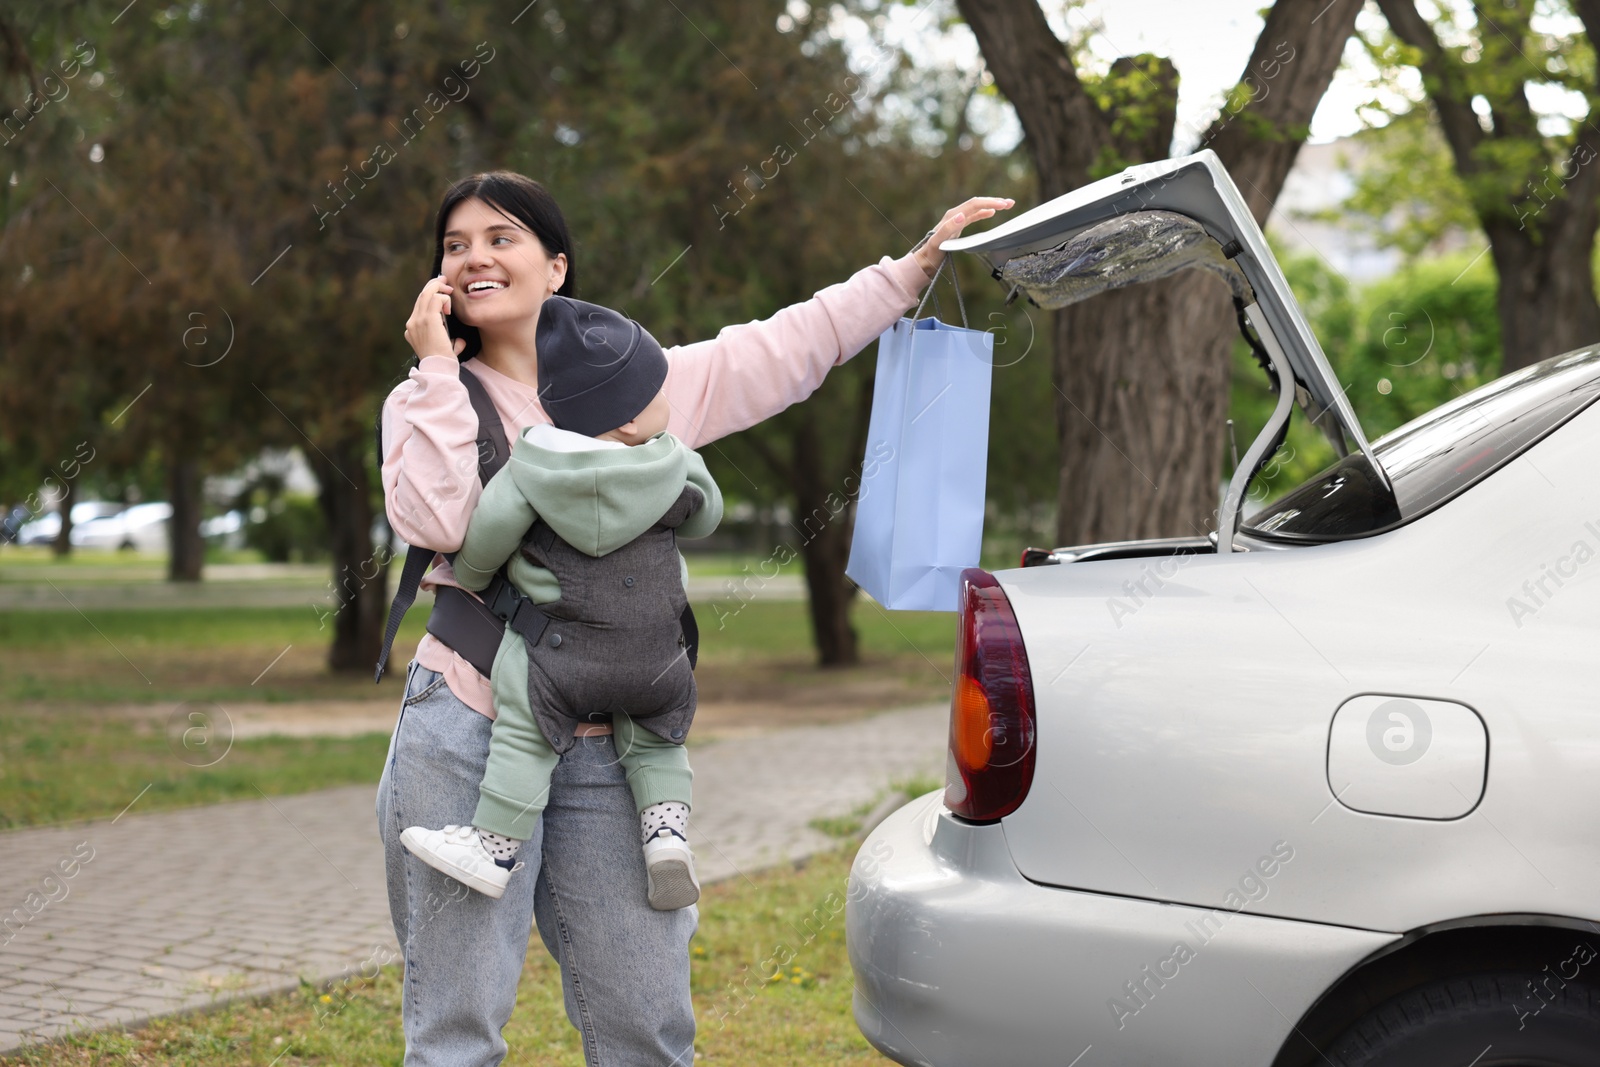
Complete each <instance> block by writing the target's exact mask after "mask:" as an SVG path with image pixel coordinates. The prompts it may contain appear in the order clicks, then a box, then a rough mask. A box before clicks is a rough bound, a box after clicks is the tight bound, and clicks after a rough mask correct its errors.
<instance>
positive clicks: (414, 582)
mask: <svg viewBox="0 0 1600 1067" xmlns="http://www.w3.org/2000/svg"><path fill="white" fill-rule="evenodd" d="M460 373H461V384H462V385H464V386H466V389H467V396H468V398H469V399H470V400H471V401H472V410H473V412H474V414H476V415H477V416H478V439H477V448H478V481H479V482H480V483H481V484H483V485H488V484H489V479H490V478H493V477H494V476H495V474H496V473H497V472H498V471H499V470H500V468H501V467H503V466H505V465H506V461H507V460H509V459H510V458H511V445H510V442H508V441H507V440H506V434H505V428H504V427H503V425H502V424H501V422H500V415H499V413H498V412H496V411H495V409H494V402H493V401H492V400H490V399H489V394H488V392H487V391H486V390H485V389H484V388H483V383H482V382H480V381H478V378H477V375H475V374H473V373H472V372H471V371H469V370H467V368H466V366H465V365H464V364H463V365H462V367H461V372H460ZM375 434H376V437H377V442H378V463H379V465H380V466H381V465H382V463H383V413H382V412H381V411H380V412H379V413H378V420H377V426H376V428H375ZM541 525H543V523H535V524H534V530H535V531H536V530H537V529H538V527H539V526H541ZM546 529H548V527H546ZM533 534H534V531H529V539H528V540H527V541H525V542H524V547H525V548H526V547H533V545H532V542H533ZM551 536H554V531H551ZM438 554H440V553H437V552H435V551H434V550H433V549H431V548H422V547H419V546H417V545H408V546H407V548H406V560H405V564H404V566H403V567H402V568H401V570H400V584H399V585H398V586H397V587H396V589H395V593H394V601H393V602H392V603H391V604H390V606H389V621H388V624H387V625H386V626H385V627H384V631H383V647H382V648H381V649H380V650H379V652H378V664H377V669H376V670H375V671H374V673H373V676H372V680H373V681H374V682H377V681H380V680H381V679H382V678H383V671H384V668H385V667H386V666H387V665H388V662H389V650H390V649H391V648H392V647H393V645H394V638H395V634H397V633H399V631H400V620H402V619H404V618H405V614H406V612H407V610H409V609H410V607H411V605H412V604H413V603H415V602H416V599H417V590H418V588H419V587H420V586H421V583H422V576H423V574H424V573H426V572H427V570H428V564H429V563H431V562H432V561H433V557H434V556H435V555H438ZM443 555H444V557H445V558H446V559H448V560H450V561H452V562H454V560H455V553H454V552H446V553H443ZM482 596H483V599H482V600H481V601H480V600H479V599H478V598H476V597H474V596H472V595H471V594H469V593H467V592H465V591H464V590H461V589H458V588H456V587H455V586H452V585H444V586H439V587H438V589H437V590H436V592H435V594H434V601H433V611H432V613H431V614H429V616H428V632H429V633H431V634H433V635H434V636H435V637H437V638H438V639H439V640H441V641H443V642H444V643H445V644H447V645H449V646H450V647H451V648H452V649H454V650H455V652H456V653H457V654H458V655H459V656H461V658H462V659H464V660H466V661H467V662H468V663H470V664H472V666H473V668H474V669H476V670H477V671H478V673H479V674H481V675H483V676H484V677H485V678H487V677H489V672H490V670H491V668H492V667H493V666H494V657H495V653H496V652H498V651H499V649H500V641H501V639H502V638H503V637H504V636H505V632H506V627H507V626H509V627H511V628H512V629H514V630H516V631H517V633H519V634H521V635H522V636H523V638H524V639H526V640H527V641H529V642H530V644H537V643H538V641H539V639H540V638H541V637H542V636H543V634H544V631H545V629H546V628H547V627H548V626H549V623H550V617H549V616H548V615H546V614H545V613H544V612H543V611H541V610H540V608H539V606H538V605H537V604H535V603H534V602H533V601H531V600H529V599H528V598H527V597H526V596H524V595H523V594H522V592H521V591H520V590H518V589H517V587H516V586H514V585H512V584H511V582H510V580H509V579H507V578H506V573H505V567H503V566H502V567H501V568H500V569H499V570H498V571H496V572H495V574H494V577H492V578H491V579H489V584H488V586H486V587H485V588H484V590H483V594H482ZM678 622H679V625H680V628H681V630H682V642H683V647H684V648H685V649H686V651H687V653H688V660H689V666H690V668H691V669H692V668H693V667H694V665H695V660H696V658H697V655H698V653H699V645H700V640H699V639H700V629H699V626H698V624H697V623H696V622H695V617H694V608H693V607H691V606H690V605H689V603H688V601H687V599H686V600H685V601H684V606H683V614H682V615H681V616H680V617H679V619H678Z"/></svg>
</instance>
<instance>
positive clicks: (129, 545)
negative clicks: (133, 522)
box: [117, 537, 139, 552]
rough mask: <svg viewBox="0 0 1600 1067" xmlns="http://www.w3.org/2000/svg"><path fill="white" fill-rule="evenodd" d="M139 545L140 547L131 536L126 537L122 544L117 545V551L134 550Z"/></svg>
mask: <svg viewBox="0 0 1600 1067" xmlns="http://www.w3.org/2000/svg"><path fill="white" fill-rule="evenodd" d="M138 547H139V546H138V545H136V544H134V543H133V539H132V538H131V537H124V538H123V539H122V544H120V545H118V546H117V551H118V552H132V551H133V550H134V549H136V548H138Z"/></svg>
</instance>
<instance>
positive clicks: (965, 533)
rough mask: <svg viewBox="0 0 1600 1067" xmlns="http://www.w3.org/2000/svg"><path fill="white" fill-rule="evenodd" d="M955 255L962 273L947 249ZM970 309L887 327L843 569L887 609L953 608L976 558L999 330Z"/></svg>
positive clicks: (882, 338) (942, 266)
mask: <svg viewBox="0 0 1600 1067" xmlns="http://www.w3.org/2000/svg"><path fill="white" fill-rule="evenodd" d="M946 266H948V267H949V269H950V276H951V281H952V283H953V282H954V281H955V267H954V265H953V264H950V263H949V258H948V257H946V260H945V262H944V263H942V264H940V272H941V273H942V272H943V270H944V269H945V267H946ZM938 281H939V277H938V274H935V275H934V279H933V281H932V282H930V283H929V285H928V293H932V292H933V287H934V285H936V284H938ZM960 295H961V294H960V290H959V289H958V290H957V291H956V297H957V302H958V304H959V303H960ZM927 302H928V294H927V293H925V294H924V295H923V297H922V303H923V305H925V304H926V303H927ZM921 313H922V306H921V305H919V306H918V308H917V314H918V315H919V316H920V315H921ZM966 320H967V312H966V307H965V306H964V305H962V306H961V321H962V325H961V326H950V325H947V324H945V323H943V322H940V321H939V320H938V319H937V318H934V317H929V318H926V319H924V318H920V317H919V318H909V319H906V318H903V319H901V320H900V321H899V322H897V323H895V324H894V325H893V326H891V327H889V329H887V330H885V331H884V332H883V335H882V336H880V337H879V338H878V369H877V377H876V379H875V383H874V386H873V394H872V420H871V422H870V423H869V425H868V431H867V457H868V458H867V459H866V460H864V461H863V464H862V475H861V490H860V494H859V496H858V497H857V502H856V519H855V534H854V537H853V539H852V540H851V542H850V561H849V563H848V564H846V566H845V574H846V575H847V576H849V577H850V579H851V580H853V581H854V582H855V583H856V584H857V585H859V586H860V587H861V588H862V589H865V590H866V591H867V592H868V593H869V594H871V596H872V598H873V599H874V600H876V601H877V602H878V603H880V604H882V605H883V606H884V607H886V608H893V609H899V610H910V611H955V610H956V609H957V603H956V598H957V594H958V592H959V581H960V578H961V572H962V570H963V569H965V568H967V567H976V566H977V565H978V554H979V551H980V549H981V548H982V546H983V503H984V481H985V475H986V472H987V465H988V457H989V388H990V379H991V376H992V372H993V368H994V336H993V335H992V334H990V333H987V332H985V331H983V330H972V329H967V328H966V326H965V324H966Z"/></svg>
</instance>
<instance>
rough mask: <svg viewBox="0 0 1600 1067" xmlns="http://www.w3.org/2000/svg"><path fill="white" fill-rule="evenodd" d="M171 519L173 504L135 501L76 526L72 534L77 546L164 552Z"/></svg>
mask: <svg viewBox="0 0 1600 1067" xmlns="http://www.w3.org/2000/svg"><path fill="white" fill-rule="evenodd" d="M170 518H172V505H171V504H168V503H165V502H163V501H153V502H151V503H148V504H135V505H133V506H132V507H130V508H127V509H125V510H123V511H119V512H117V513H116V514H115V515H107V516H105V517H104V518H99V519H90V520H89V521H88V522H85V523H83V524H82V525H74V526H73V528H72V532H71V534H69V537H70V538H71V540H72V544H73V546H74V547H76V548H115V549H130V550H132V549H136V550H138V551H140V552H165V551H166V550H167V549H168V547H169V545H170V541H169V540H168V537H167V520H168V519H170Z"/></svg>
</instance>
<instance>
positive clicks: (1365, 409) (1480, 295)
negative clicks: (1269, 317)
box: [1233, 254, 1501, 503]
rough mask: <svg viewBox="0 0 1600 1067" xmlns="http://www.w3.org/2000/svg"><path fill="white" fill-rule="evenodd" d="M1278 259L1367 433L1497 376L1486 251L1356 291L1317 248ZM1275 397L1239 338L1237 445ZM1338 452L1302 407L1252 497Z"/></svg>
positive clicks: (1275, 492) (1282, 487) (1292, 481)
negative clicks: (1316, 252) (1310, 422)
mask: <svg viewBox="0 0 1600 1067" xmlns="http://www.w3.org/2000/svg"><path fill="white" fill-rule="evenodd" d="M1280 262H1281V265H1282V266H1283V270H1284V274H1285V276H1286V277H1287V278H1288V279H1289V284H1290V286H1291V288H1293V290H1294V292H1295V295H1296V298H1297V299H1298V300H1299V301H1300V304H1301V307H1302V308H1303V309H1304V310H1305V313H1306V318H1307V319H1308V320H1309V321H1310V323H1311V328H1312V331H1313V332H1314V333H1315V334H1316V335H1317V338H1318V340H1319V341H1320V342H1321V343H1322V347H1323V350H1324V353H1325V354H1326V355H1327V357H1328V362H1329V364H1330V365H1331V366H1332V367H1333V370H1334V373H1335V375H1336V376H1337V377H1338V379H1339V382H1340V383H1341V384H1343V385H1346V386H1348V387H1349V388H1348V390H1347V392H1346V396H1348V397H1349V399H1350V403H1351V406H1352V407H1353V408H1354V409H1355V412H1356V416H1357V418H1358V419H1360V421H1361V426H1362V429H1363V431H1364V432H1365V433H1366V436H1367V439H1368V440H1369V441H1376V440H1377V439H1378V438H1380V437H1382V436H1383V435H1384V434H1387V433H1388V432H1390V431H1391V430H1394V429H1396V428H1397V427H1399V426H1401V425H1403V424H1404V423H1406V422H1409V421H1410V420H1412V419H1414V418H1416V417H1417V416H1419V415H1422V414H1424V413H1425V412H1428V411H1431V410H1433V409H1434V408H1436V407H1438V406H1439V405H1440V404H1443V403H1445V402H1447V401H1449V400H1450V399H1452V398H1453V397H1456V396H1459V395H1460V394H1462V393H1464V392H1467V391H1468V390H1471V389H1475V388H1477V387H1478V386H1479V385H1482V384H1483V383H1485V382H1488V381H1491V380H1492V379H1494V378H1496V377H1498V376H1499V373H1500V362H1501V356H1500V335H1499V324H1498V317H1497V315H1496V311H1495V291H1496V279H1495V276H1494V268H1493V267H1492V266H1491V264H1490V263H1489V260H1488V257H1482V258H1479V259H1477V260H1476V261H1474V260H1473V257H1472V256H1471V255H1470V254H1458V255H1454V256H1449V257H1445V258H1442V259H1438V260H1429V261H1423V262H1418V263H1416V264H1413V265H1412V266H1409V267H1407V268H1405V269H1403V270H1401V271H1399V272H1398V273H1396V274H1395V275H1393V276H1391V277H1389V278H1385V279H1383V280H1381V281H1378V282H1375V283H1373V284H1371V285H1369V286H1366V287H1364V288H1362V289H1359V290H1357V289H1354V288H1353V287H1351V285H1350V284H1349V282H1347V281H1346V280H1345V279H1344V278H1343V277H1342V276H1340V275H1339V274H1337V273H1336V272H1334V271H1333V270H1332V269H1331V268H1330V267H1328V266H1327V264H1326V263H1325V262H1324V261H1323V260H1322V259H1321V258H1319V257H1317V256H1314V255H1310V254H1302V255H1290V256H1284V257H1281V259H1280ZM1273 400H1274V398H1273V396H1272V394H1271V392H1270V390H1269V389H1268V387H1267V384H1266V378H1265V376H1264V375H1263V374H1262V373H1261V371H1260V369H1259V368H1258V367H1257V366H1256V364H1255V360H1254V359H1253V358H1251V357H1250V356H1249V355H1248V350H1247V349H1246V348H1245V346H1244V345H1243V344H1242V343H1241V344H1240V345H1238V346H1237V347H1236V350H1235V358H1234V377H1233V412H1234V415H1233V418H1234V419H1235V422H1236V424H1237V437H1238V441H1239V449H1240V451H1241V452H1242V451H1243V450H1244V448H1245V447H1246V445H1247V444H1248V443H1249V442H1250V441H1251V440H1253V439H1254V435H1255V433H1256V432H1257V431H1258V430H1259V428H1260V427H1261V426H1262V425H1264V424H1265V422H1266V419H1267V416H1268V415H1269V414H1270V413H1271V411H1272V405H1273ZM1334 459H1335V453H1334V451H1333V449H1332V446H1331V445H1329V444H1328V442H1327V441H1326V440H1325V439H1324V438H1323V437H1322V435H1321V434H1320V433H1319V432H1316V431H1314V430H1312V429H1311V428H1309V427H1308V426H1307V424H1306V422H1305V419H1304V417H1303V416H1302V415H1301V413H1300V412H1299V410H1298V409H1296V411H1295V414H1294V416H1293V418H1292V419H1291V422H1290V431H1289V436H1288V438H1287V439H1286V441H1285V444H1284V447H1283V448H1281V449H1280V450H1279V452H1278V454H1277V456H1275V457H1274V459H1273V461H1272V462H1271V463H1270V464H1269V465H1268V467H1267V469H1266V470H1265V471H1264V472H1263V475H1262V477H1261V479H1260V481H1259V482H1258V483H1257V487H1256V488H1255V489H1254V490H1253V491H1252V500H1253V501H1255V502H1257V503H1260V502H1263V501H1265V500H1268V499H1272V498H1275V497H1277V496H1279V495H1280V494H1281V493H1282V492H1284V491H1286V490H1287V489H1290V488H1292V487H1294V486H1296V485H1298V484H1300V483H1301V482H1303V481H1305V480H1306V479H1307V478H1309V477H1310V476H1311V475H1312V474H1314V473H1316V472H1317V471H1319V470H1321V469H1322V468H1323V467H1325V466H1326V465H1328V464H1329V463H1331V462H1332V461H1333V460H1334Z"/></svg>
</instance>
